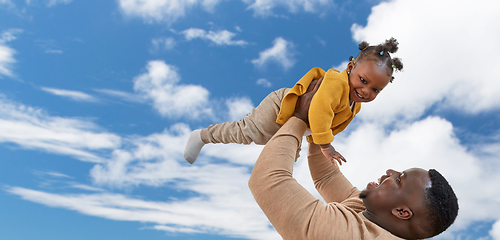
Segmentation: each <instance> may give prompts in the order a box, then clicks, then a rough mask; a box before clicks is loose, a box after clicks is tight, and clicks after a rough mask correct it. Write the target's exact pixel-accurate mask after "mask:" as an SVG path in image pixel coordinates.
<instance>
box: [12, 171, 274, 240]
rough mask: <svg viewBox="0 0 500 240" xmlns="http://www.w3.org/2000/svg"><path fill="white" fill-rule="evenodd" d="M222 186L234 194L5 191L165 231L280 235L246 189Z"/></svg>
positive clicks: (92, 214)
mask: <svg viewBox="0 0 500 240" xmlns="http://www.w3.org/2000/svg"><path fill="white" fill-rule="evenodd" d="M224 173H225V174H227V172H224ZM238 177H239V176H238ZM200 187H202V186H200ZM226 189H227V190H226V191H227V192H229V193H236V194H235V197H231V196H228V195H226V194H218V196H210V198H214V199H209V200H210V201H207V200H205V199H204V198H192V199H190V200H188V201H184V202H176V201H172V202H155V201H146V200H142V199H137V198H131V197H128V196H125V195H121V194H111V193H96V194H52V193H46V192H41V191H35V190H31V189H26V188H20V187H10V188H7V189H6V191H7V192H9V193H11V194H14V195H18V196H20V197H22V198H23V199H25V200H28V201H33V202H37V203H40V204H44V205H47V206H50V207H60V208H66V209H71V210H74V211H77V212H80V213H82V214H86V215H90V216H97V217H101V218H106V219H112V220H120V221H136V222H143V223H149V224H154V225H155V226H154V228H155V229H158V230H164V231H168V232H206V233H217V234H223V235H229V236H234V237H244V238H248V239H280V238H279V236H278V234H277V233H275V232H274V231H273V230H272V229H271V228H270V227H269V224H268V223H266V220H267V219H266V217H265V216H264V214H262V213H261V212H260V209H259V207H258V206H257V204H256V203H255V202H254V201H253V198H252V196H251V194H250V191H248V190H245V192H246V194H244V195H243V196H244V198H240V197H241V193H239V192H238V191H240V190H241V189H230V188H226ZM221 190H222V189H221ZM226 191H221V192H226ZM223 197H228V198H223Z"/></svg>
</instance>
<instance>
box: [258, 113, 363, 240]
mask: <svg viewBox="0 0 500 240" xmlns="http://www.w3.org/2000/svg"><path fill="white" fill-rule="evenodd" d="M305 130H306V124H305V123H304V122H303V121H302V120H300V119H298V118H296V117H291V118H290V119H289V120H288V121H287V122H286V123H285V125H283V126H282V127H281V128H280V130H279V131H278V132H277V133H276V134H275V135H274V137H273V138H272V139H271V140H270V141H269V142H268V143H267V145H266V146H265V147H264V149H263V150H262V153H261V154H260V156H259V158H258V160H257V162H256V164H255V166H254V168H253V171H252V174H251V177H250V180H249V187H250V190H251V192H252V194H253V196H254V198H255V200H256V202H257V203H258V205H259V206H260V208H261V209H262V211H263V212H264V213H265V214H266V216H267V218H268V219H269V221H270V222H271V223H272V224H273V226H274V227H275V229H276V231H278V233H279V234H280V235H281V236H282V237H283V239H285V240H289V239H301V240H303V239H360V238H361V237H362V232H361V229H363V228H361V226H362V225H363V221H362V220H361V219H360V217H359V216H357V213H356V212H355V211H353V210H351V209H350V208H347V207H345V206H344V205H343V204H341V203H332V204H324V203H323V202H322V201H320V200H319V199H317V198H315V197H314V196H313V195H312V194H310V193H309V192H308V191H307V190H306V189H305V188H303V187H302V186H301V185H300V184H299V183H298V182H297V181H296V180H295V179H294V178H293V177H292V172H293V164H294V162H295V156H296V151H297V149H298V148H299V146H300V143H301V139H302V136H303V134H304V132H305Z"/></svg>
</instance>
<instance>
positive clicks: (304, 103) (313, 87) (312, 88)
mask: <svg viewBox="0 0 500 240" xmlns="http://www.w3.org/2000/svg"><path fill="white" fill-rule="evenodd" d="M322 81H323V77H321V78H320V79H319V80H312V82H311V84H309V87H308V88H307V91H306V93H304V94H303V95H302V96H299V98H298V99H297V103H296V104H295V111H294V112H293V115H292V116H295V117H297V118H299V119H301V120H302V121H304V122H305V123H306V124H307V126H309V106H310V105H311V99H312V98H313V96H314V94H315V93H316V91H318V88H319V86H320V85H321V82H322Z"/></svg>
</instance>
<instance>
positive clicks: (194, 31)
mask: <svg viewBox="0 0 500 240" xmlns="http://www.w3.org/2000/svg"><path fill="white" fill-rule="evenodd" d="M181 33H182V34H184V37H185V38H186V40H192V39H196V38H201V39H203V40H208V41H211V42H213V43H215V44H216V45H238V46H245V45H247V44H248V43H247V42H246V41H244V40H236V41H235V40H232V39H233V37H234V36H236V34H235V33H233V32H230V31H227V30H221V31H217V32H214V31H208V32H207V31H205V30H203V29H199V28H190V29H187V30H184V31H182V32H181Z"/></svg>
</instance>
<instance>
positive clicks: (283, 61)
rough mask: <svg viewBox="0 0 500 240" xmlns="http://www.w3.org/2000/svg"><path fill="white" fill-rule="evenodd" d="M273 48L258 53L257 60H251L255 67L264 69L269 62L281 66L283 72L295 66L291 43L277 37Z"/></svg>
mask: <svg viewBox="0 0 500 240" xmlns="http://www.w3.org/2000/svg"><path fill="white" fill-rule="evenodd" d="M273 44H274V45H273V46H272V47H271V48H268V49H266V50H264V51H262V52H260V53H259V58H257V59H254V60H252V63H253V64H254V65H255V66H257V67H265V66H266V65H267V64H269V63H271V62H275V63H277V64H278V65H281V66H282V67H283V69H284V70H288V69H289V68H291V67H293V65H295V59H294V55H295V53H294V47H293V43H291V42H289V41H287V40H285V39H283V38H281V37H278V38H276V39H274V41H273Z"/></svg>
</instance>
